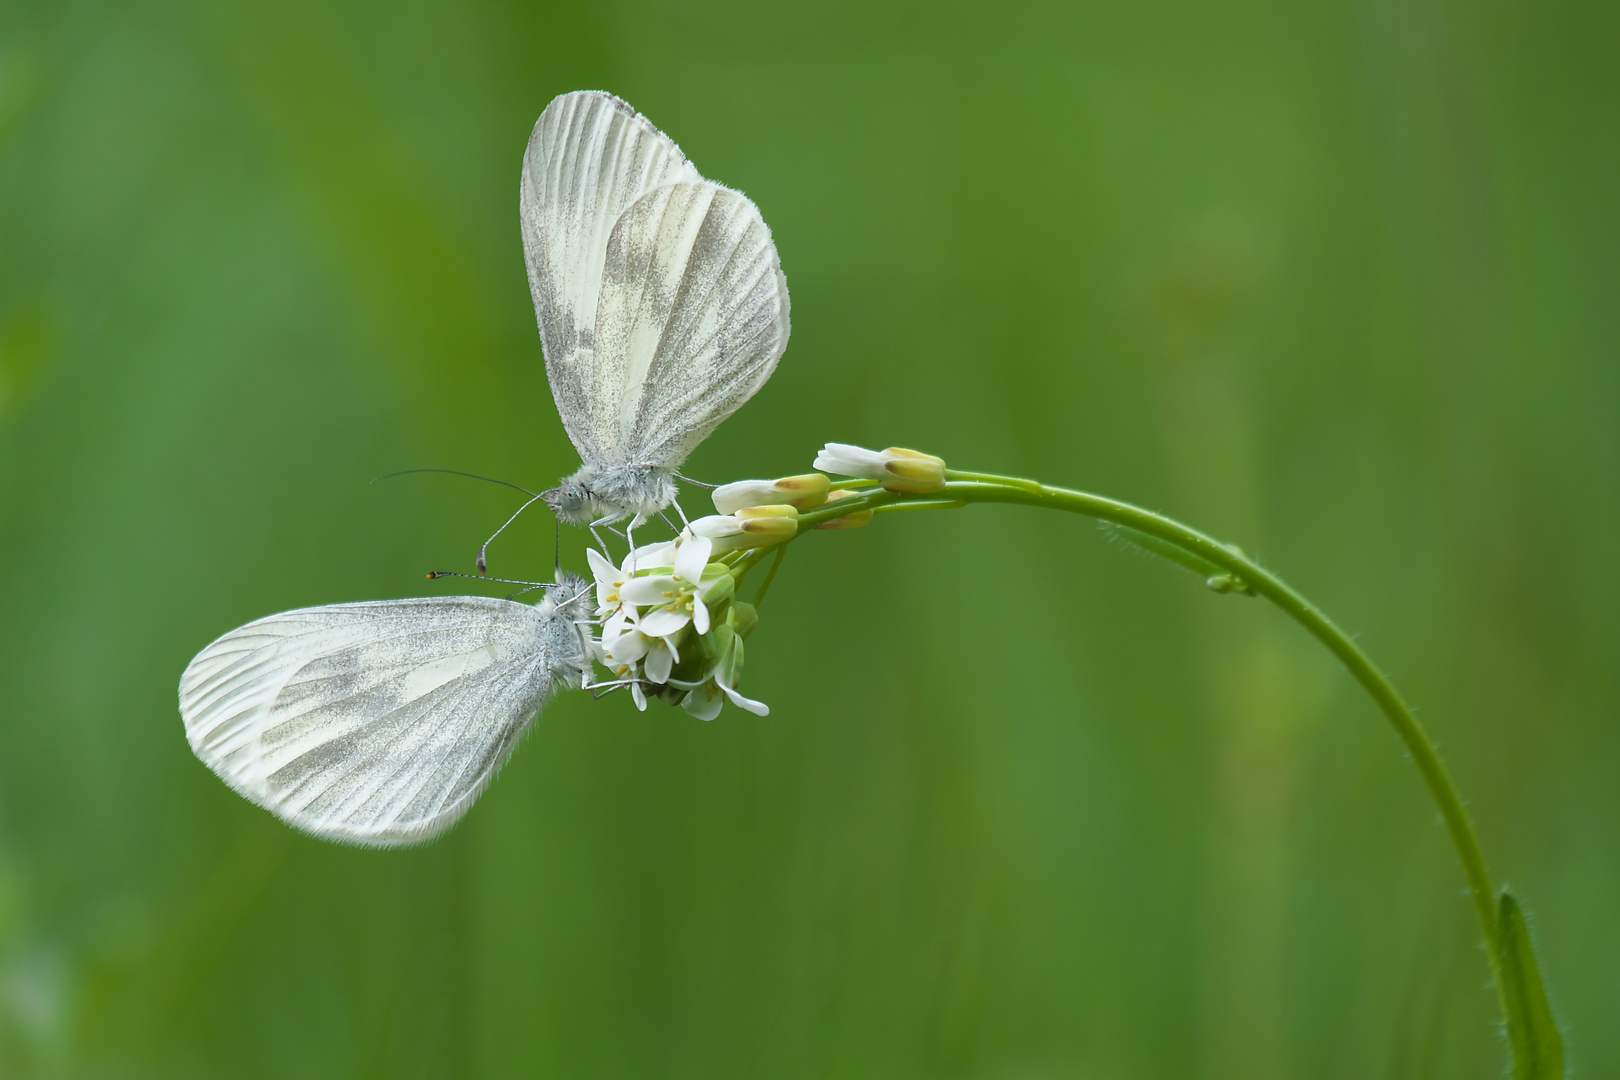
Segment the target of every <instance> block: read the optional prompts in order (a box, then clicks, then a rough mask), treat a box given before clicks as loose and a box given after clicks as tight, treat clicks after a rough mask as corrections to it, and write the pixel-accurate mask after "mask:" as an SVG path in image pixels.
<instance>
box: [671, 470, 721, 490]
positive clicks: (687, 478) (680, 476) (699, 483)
mask: <svg viewBox="0 0 1620 1080" xmlns="http://www.w3.org/2000/svg"><path fill="white" fill-rule="evenodd" d="M672 475H673V476H674V477H675V479H677V480H682V481H685V482H686V483H688V484H696V485H697V486H698V487H700V488H710V489H713V488H717V487H719V486H720V485H719V484H705V483H704V482H703V481H701V480H694V479H692V478H691V477H690V476H685V475H683V474H681V473H673V474H672Z"/></svg>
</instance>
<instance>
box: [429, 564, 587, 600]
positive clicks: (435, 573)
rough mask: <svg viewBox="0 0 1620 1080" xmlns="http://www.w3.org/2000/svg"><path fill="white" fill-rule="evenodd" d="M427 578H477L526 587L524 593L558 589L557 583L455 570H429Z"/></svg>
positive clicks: (434, 579)
mask: <svg viewBox="0 0 1620 1080" xmlns="http://www.w3.org/2000/svg"><path fill="white" fill-rule="evenodd" d="M427 576H428V580H429V581H437V580H438V579H439V578H442V577H467V578H475V579H477V580H478V581H498V582H500V583H501V584H502V585H526V586H528V588H526V589H524V590H523V591H524V592H528V591H529V589H555V588H556V587H557V583H556V582H555V581H515V580H513V579H512V578H504V577H489V576H487V575H485V574H462V573H458V572H457V571H455V570H429V571H428V573H427ZM512 595H514V596H516V595H517V594H516V593H513V594H512Z"/></svg>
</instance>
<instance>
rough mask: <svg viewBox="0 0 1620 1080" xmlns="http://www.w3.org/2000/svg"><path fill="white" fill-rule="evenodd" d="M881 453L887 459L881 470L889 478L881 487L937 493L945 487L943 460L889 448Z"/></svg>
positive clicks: (910, 451)
mask: <svg viewBox="0 0 1620 1080" xmlns="http://www.w3.org/2000/svg"><path fill="white" fill-rule="evenodd" d="M883 453H884V454H885V455H886V456H887V457H888V458H889V460H888V461H886V462H884V463H883V468H884V470H885V471H887V472H888V474H889V476H888V478H887V479H885V480H884V481H883V486H884V487H885V488H887V489H888V490H890V491H938V490H939V489H940V488H943V487H944V486H945V459H944V458H940V457H935V456H934V455H933V454H924V453H922V452H921V451H920V450H907V449H906V448H905V447H902V446H891V447H889V448H888V449H887V450H885V451H883Z"/></svg>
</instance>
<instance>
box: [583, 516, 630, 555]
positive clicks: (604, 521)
mask: <svg viewBox="0 0 1620 1080" xmlns="http://www.w3.org/2000/svg"><path fill="white" fill-rule="evenodd" d="M612 520H613V518H612V517H601V518H597V519H596V520H595V521H593V522H591V523H590V524H589V525H587V526H585V527H586V528H587V529H589V530H591V535H592V536H594V537H596V547H597V550H599V551H601V553H602V554H603V555H607V556H609V557H611V556H612V554H613V552H612V550H611V549H610V548H609V547H608V546H607V541H605V540H603V539H602V534H601V533H599V532H597V531H596V527H597V526H598V525H601V526H602V527H603V528H605V529H607V530H608V531H609V532H613V533H618V532H619V530H617V529H615V528H614V527H613V526H611V525H609V524H608V522H610V521H612ZM619 535H621V536H622V535H624V534H623V533H619ZM631 547H632V548H633V547H635V545H634V544H632V545H631Z"/></svg>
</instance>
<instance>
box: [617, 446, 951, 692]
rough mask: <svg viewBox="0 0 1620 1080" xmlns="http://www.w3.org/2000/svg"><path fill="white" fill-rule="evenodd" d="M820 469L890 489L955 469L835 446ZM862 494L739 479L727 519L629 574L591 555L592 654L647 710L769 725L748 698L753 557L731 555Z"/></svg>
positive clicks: (910, 487)
mask: <svg viewBox="0 0 1620 1080" xmlns="http://www.w3.org/2000/svg"><path fill="white" fill-rule="evenodd" d="M816 468H817V469H821V470H826V472H831V473H838V474H841V475H844V476H851V477H857V478H860V479H866V480H876V481H878V482H879V483H880V484H881V485H882V486H883V487H885V488H887V489H888V490H890V491H903V492H924V491H938V490H940V489H941V488H943V487H944V486H945V462H944V461H943V460H941V459H940V458H937V457H934V456H933V455H932V454H923V453H919V452H918V451H916V450H905V449H902V448H900V447H890V448H889V449H887V450H881V451H879V450H867V449H864V448H862V447H859V446H849V445H847V444H845V443H828V444H827V445H826V448H825V449H823V450H822V451H821V452H820V454H818V455H817V457H816ZM853 494H855V492H854V491H849V490H833V484H832V481H831V480H829V479H828V477H827V476H826V475H824V473H822V472H813V473H806V474H804V475H802V476H787V477H783V478H781V479H779V480H739V481H737V482H736V483H733V484H726V485H724V486H722V487H718V488H716V489H715V490H714V508H715V509H716V510H718V511H719V513H718V514H711V515H709V516H708V517H702V518H698V519H697V520H696V521H693V522H691V523H689V524H688V525H687V526H686V528H684V529H682V530H681V533H680V535H679V536H677V537H676V538H675V539H673V540H668V541H664V542H663V543H658V544H647V545H645V546H643V547H638V548H635V549H634V550H632V551H631V552H630V554H629V555H627V556H626V557H625V560H624V563H623V564H622V565H620V566H615V565H613V563H612V562H611V561H610V560H609V559H608V557H607V556H606V555H603V554H602V553H601V552H598V551H595V550H590V551H587V552H586V556H587V557H588V558H589V559H590V564H591V573H592V574H593V575H595V577H596V615H597V618H598V619H599V620H601V624H602V633H601V636H600V637H599V638H597V639H595V640H594V641H593V642H592V644H593V646H594V648H595V649H596V655H597V659H599V660H600V661H601V662H602V664H603V665H604V666H605V667H607V668H608V670H610V671H612V672H613V674H614V676H615V678H616V679H617V680H619V682H620V683H621V684H627V685H629V687H630V695H631V697H633V698H634V699H635V702H636V708H638V709H645V708H646V707H647V698H648V696H649V695H651V696H655V697H660V698H663V699H664V700H665V701H668V702H670V703H671V704H679V705H680V706H681V707H682V708H683V709H685V710H686V711H687V712H689V713H691V714H692V715H693V716H696V717H697V718H698V719H700V720H713V719H714V718H715V717H716V716H718V715H720V709H721V707H722V706H723V705H724V704H725V702H726V699H728V698H729V699H730V700H731V701H732V703H733V704H735V705H737V706H738V707H740V708H743V709H747V710H748V711H749V712H751V713H754V714H756V715H758V716H766V715H768V714H769V713H770V709H769V708H767V707H766V706H765V705H764V703H763V702H759V701H755V700H753V699H752V698H747V697H744V696H743V695H742V694H741V693H739V692H738V690H737V685H738V682H739V681H740V680H741V678H742V667H743V639H744V638H746V637H747V636H748V635H749V633H751V632H752V631H753V629H754V626H755V625H756V624H757V623H758V622H759V616H758V614H757V613H756V612H755V611H754V608H753V605H751V604H745V603H742V602H740V601H737V600H736V599H735V593H736V589H737V577H738V575H739V574H741V573H745V572H746V567H747V566H748V565H750V563H749V560H748V557H746V556H745V557H743V558H742V561H741V562H738V561H737V560H736V558H735V557H729V558H728V553H730V552H737V551H743V550H746V549H749V548H759V547H766V546H768V545H771V544H779V543H781V542H783V541H784V540H790V539H792V538H793V537H794V536H795V535H796V534H797V533H798V530H799V511H800V510H801V509H810V508H812V507H816V506H821V505H822V504H823V503H826V502H828V501H829V500H832V499H838V498H843V497H847V496H850V495H853ZM871 519H872V511H871V510H869V509H867V510H859V511H856V512H854V513H850V514H845V515H842V516H838V517H833V518H831V519H829V520H826V521H823V522H821V523H820V524H818V525H817V526H816V527H817V528H822V529H828V528H833V529H843V528H853V527H856V526H859V525H864V524H866V523H867V522H868V521H870V520H871ZM717 557H719V558H718V559H717ZM738 566H741V567H743V569H741V570H738V569H737V567H738ZM734 571H735V572H734Z"/></svg>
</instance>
